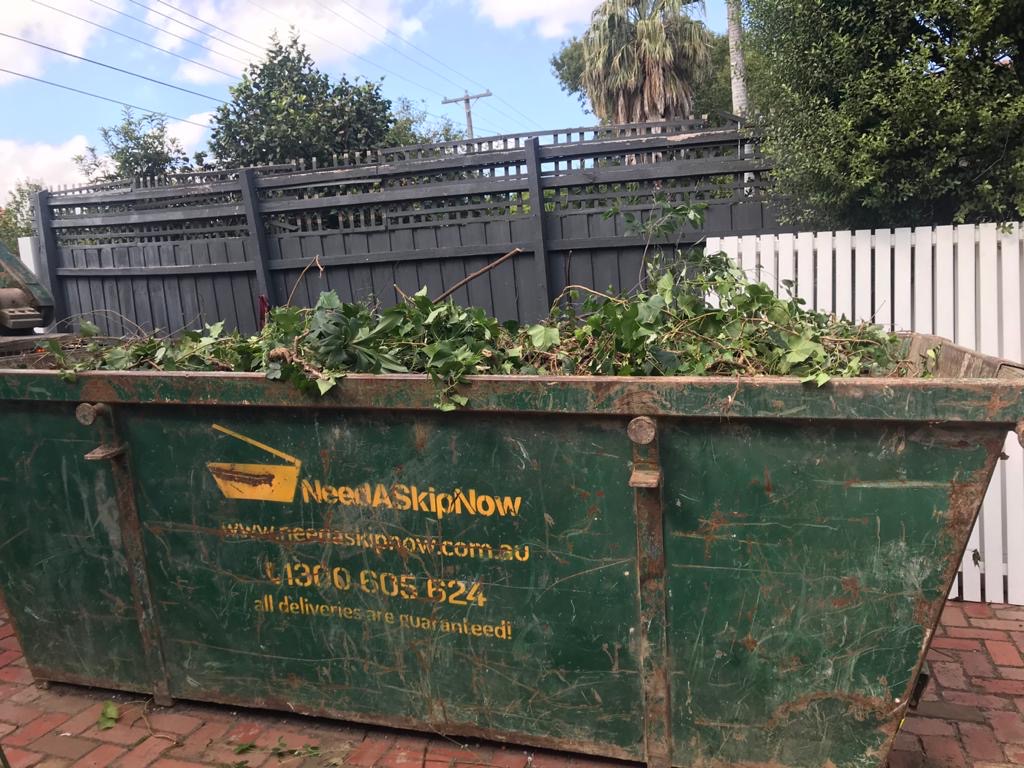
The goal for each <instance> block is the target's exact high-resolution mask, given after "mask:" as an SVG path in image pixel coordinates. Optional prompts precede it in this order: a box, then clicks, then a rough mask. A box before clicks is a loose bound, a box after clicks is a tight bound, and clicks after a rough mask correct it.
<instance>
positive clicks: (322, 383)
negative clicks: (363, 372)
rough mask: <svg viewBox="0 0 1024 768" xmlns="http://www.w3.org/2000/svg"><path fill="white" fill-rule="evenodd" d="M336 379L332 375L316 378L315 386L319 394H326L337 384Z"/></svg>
mask: <svg viewBox="0 0 1024 768" xmlns="http://www.w3.org/2000/svg"><path fill="white" fill-rule="evenodd" d="M337 383H338V382H337V380H336V379H335V378H334V377H333V376H327V377H321V378H319V379H317V380H316V388H317V390H318V391H319V392H320V394H321V395H326V394H327V393H328V392H330V391H331V390H332V389H334V385H335V384H337Z"/></svg>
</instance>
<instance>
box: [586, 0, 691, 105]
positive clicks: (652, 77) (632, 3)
mask: <svg viewBox="0 0 1024 768" xmlns="http://www.w3.org/2000/svg"><path fill="white" fill-rule="evenodd" d="M693 4H694V2H693V0H604V2H602V3H601V4H600V5H599V6H598V7H597V8H596V9H595V10H594V13H593V16H592V17H591V21H590V27H589V28H588V29H587V31H586V33H584V35H583V87H584V89H585V90H586V92H587V97H588V98H589V99H590V103H591V106H592V107H593V109H594V112H595V113H596V114H597V116H598V117H599V118H601V119H602V120H606V121H611V122H615V123H640V122H654V121H658V120H666V119H669V118H678V117H690V116H691V114H692V109H693V83H695V82H697V81H699V80H700V79H702V78H704V77H706V76H707V73H708V70H709V68H710V66H711V34H710V32H708V29H707V27H706V26H704V24H703V23H702V22H700V21H697V20H695V19H692V18H690V17H689V16H688V15H687V14H686V12H685V10H684V9H685V8H686V7H688V6H690V5H693Z"/></svg>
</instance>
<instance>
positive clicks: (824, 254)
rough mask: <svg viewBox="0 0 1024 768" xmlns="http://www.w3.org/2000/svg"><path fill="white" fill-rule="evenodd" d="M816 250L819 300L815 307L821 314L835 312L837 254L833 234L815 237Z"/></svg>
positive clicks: (820, 234)
mask: <svg viewBox="0 0 1024 768" xmlns="http://www.w3.org/2000/svg"><path fill="white" fill-rule="evenodd" d="M814 248H815V251H817V254H818V259H817V262H816V266H817V269H818V274H817V286H816V288H815V295H816V296H817V300H816V301H815V304H814V306H815V307H817V308H818V310H819V311H821V312H834V311H835V300H834V293H833V290H832V286H833V281H834V279H835V274H834V272H835V270H834V269H833V267H834V265H835V255H834V254H835V252H834V250H833V247H832V233H831V232H819V233H818V234H817V235H815V241H814Z"/></svg>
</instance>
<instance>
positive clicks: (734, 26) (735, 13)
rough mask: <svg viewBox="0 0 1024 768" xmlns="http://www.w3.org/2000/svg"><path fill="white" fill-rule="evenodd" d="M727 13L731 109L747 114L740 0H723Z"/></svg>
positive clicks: (745, 71)
mask: <svg viewBox="0 0 1024 768" xmlns="http://www.w3.org/2000/svg"><path fill="white" fill-rule="evenodd" d="M725 4H726V6H728V15H729V81H730V83H731V84H732V111H733V114H735V115H739V116H740V117H746V116H747V109H748V104H747V61H746V58H745V57H744V55H743V22H742V18H743V11H742V9H741V8H740V0H725Z"/></svg>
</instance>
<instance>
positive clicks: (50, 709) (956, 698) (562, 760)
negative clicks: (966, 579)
mask: <svg viewBox="0 0 1024 768" xmlns="http://www.w3.org/2000/svg"><path fill="white" fill-rule="evenodd" d="M929 664H930V666H931V668H932V672H933V676H932V682H931V684H930V685H929V687H928V690H927V691H926V692H925V695H924V699H923V701H922V703H921V706H920V707H919V708H918V710H917V711H916V712H914V713H911V714H910V715H909V716H908V717H907V720H906V722H905V724H904V728H903V730H902V732H901V733H900V734H899V735H898V736H897V738H896V742H895V744H894V747H893V751H892V753H891V754H890V759H889V768H947V767H948V768H993V766H999V768H1004V767H1007V766H1014V765H1018V766H1024V608H1018V607H1014V606H1005V605H985V604H979V603H950V604H949V605H947V606H946V608H945V610H944V611H943V614H942V623H941V625H940V627H939V630H938V633H937V636H936V637H935V638H934V641H933V643H932V649H931V651H930V652H929ZM106 700H114V701H115V702H117V703H118V706H119V707H120V710H121V719H120V722H118V723H117V725H115V726H114V727H113V728H111V729H108V730H105V731H100V730H99V729H97V727H96V720H97V717H98V715H99V712H100V709H101V708H102V705H103V702H104V701H106ZM0 744H2V745H3V747H4V750H5V752H6V755H7V759H8V760H9V761H10V763H11V765H12V767H13V768H73V767H80V768H104V767H105V766H111V768H121V767H123V768H225V766H231V767H232V768H233V766H243V765H244V766H246V768H258V766H264V767H265V768H272V767H274V766H287V767H288V768H314V767H317V766H318V767H322V768H330V767H331V766H334V767H339V766H340V767H341V768H620V767H621V766H622V765H623V764H622V763H616V762H613V761H602V760H597V759H594V758H588V757H581V756H575V755H566V754H560V753H556V752H547V751H544V750H534V749H529V748H525V747H515V746H497V745H491V744H479V743H476V742H471V743H462V742H461V741H459V740H444V739H438V738H436V737H433V738H432V737H430V736H426V735H424V736H419V735H415V734H407V733H400V732H397V731H390V730H387V729H383V728H380V729H377V728H364V727H361V726H354V725H352V724H350V723H337V722H332V721H325V720H317V719H314V718H302V717H297V716H287V715H284V716H282V715H280V714H274V713H267V712H260V711H254V710H232V709H228V708H225V707H217V706H212V705H209V706H206V705H200V704H187V703H182V704H178V705H177V706H175V707H173V708H171V709H161V708H159V707H153V706H152V705H150V704H147V703H145V702H144V701H142V700H140V699H139V697H138V696H129V695H123V694H114V693H110V692H104V691H92V690H88V689H84V688H75V687H72V686H62V685H53V686H51V687H50V688H49V689H48V690H40V689H37V688H36V687H35V686H33V685H32V680H31V676H30V675H29V673H28V670H27V669H26V668H25V665H24V660H23V659H22V656H21V649H20V647H19V646H18V643H17V639H16V637H15V636H14V634H13V632H12V630H11V627H10V624H8V623H7V622H6V620H5V617H4V615H3V613H2V612H0Z"/></svg>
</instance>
